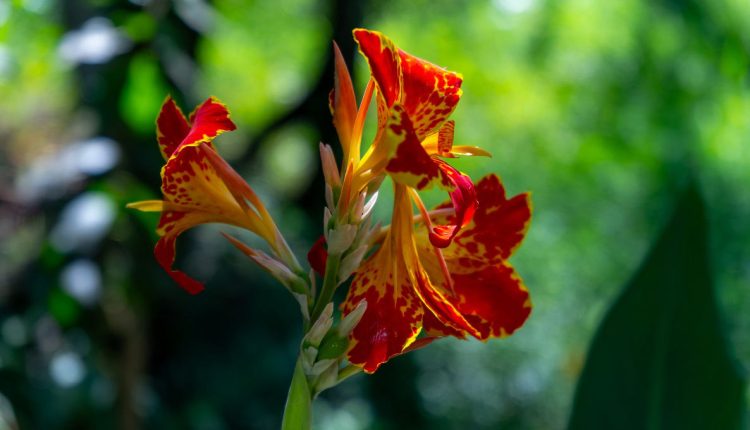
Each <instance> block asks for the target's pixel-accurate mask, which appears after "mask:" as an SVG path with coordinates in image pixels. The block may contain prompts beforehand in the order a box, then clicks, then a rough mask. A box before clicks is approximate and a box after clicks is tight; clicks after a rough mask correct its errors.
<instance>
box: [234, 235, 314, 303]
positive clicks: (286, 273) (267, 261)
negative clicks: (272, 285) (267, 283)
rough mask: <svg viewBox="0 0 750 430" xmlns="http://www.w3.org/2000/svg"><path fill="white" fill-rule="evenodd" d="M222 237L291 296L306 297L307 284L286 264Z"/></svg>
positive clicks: (238, 242) (236, 240) (236, 241)
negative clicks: (299, 295)
mask: <svg viewBox="0 0 750 430" xmlns="http://www.w3.org/2000/svg"><path fill="white" fill-rule="evenodd" d="M222 235H224V237H225V238H226V239H227V240H228V241H229V242H230V243H231V244H232V245H234V246H235V247H236V248H237V249H239V250H240V251H242V253H243V254H245V255H247V256H248V257H250V259H251V260H253V261H254V262H255V263H256V264H257V265H258V266H260V267H261V268H262V269H263V270H265V271H266V272H268V273H269V274H270V275H271V276H273V277H274V278H276V279H277V280H278V281H279V282H280V283H281V284H282V285H283V286H285V287H286V288H287V289H288V290H289V291H291V292H292V293H293V294H294V293H296V294H301V295H304V296H307V294H308V291H307V282H305V280H304V279H302V278H300V277H299V276H298V275H297V274H296V273H294V272H292V270H290V269H289V267H288V266H287V265H286V264H284V263H282V262H281V261H279V260H277V259H275V258H273V257H271V256H270V255H268V254H266V253H265V252H263V251H260V250H258V249H253V248H250V247H249V246H247V245H245V244H244V243H242V242H240V241H239V240H238V239H236V238H235V237H233V236H230V235H228V234H226V233H222Z"/></svg>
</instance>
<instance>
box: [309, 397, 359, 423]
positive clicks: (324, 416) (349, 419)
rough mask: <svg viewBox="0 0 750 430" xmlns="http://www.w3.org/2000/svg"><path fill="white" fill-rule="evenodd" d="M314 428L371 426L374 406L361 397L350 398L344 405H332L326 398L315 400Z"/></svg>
mask: <svg viewBox="0 0 750 430" xmlns="http://www.w3.org/2000/svg"><path fill="white" fill-rule="evenodd" d="M313 417H314V419H315V425H314V426H313V427H314V428H323V429H326V430H359V429H366V428H370V426H371V424H372V419H373V413H372V408H371V407H370V405H369V404H368V403H367V402H365V401H363V400H361V399H349V400H347V401H346V402H345V403H344V404H342V405H340V406H339V405H337V406H336V407H335V408H334V407H331V406H330V405H329V403H328V402H326V401H325V400H324V399H318V401H317V402H315V412H314V413H313Z"/></svg>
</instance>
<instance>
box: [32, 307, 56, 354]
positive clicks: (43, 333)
mask: <svg viewBox="0 0 750 430" xmlns="http://www.w3.org/2000/svg"><path fill="white" fill-rule="evenodd" d="M34 339H35V341H36V344H37V347H38V348H39V350H40V351H41V352H42V353H44V354H51V353H52V351H55V350H57V349H58V348H60V345H62V333H60V326H58V325H57V323H56V322H55V320H54V319H52V318H51V317H49V316H46V317H43V318H41V319H39V321H38V322H37V323H36V326H34Z"/></svg>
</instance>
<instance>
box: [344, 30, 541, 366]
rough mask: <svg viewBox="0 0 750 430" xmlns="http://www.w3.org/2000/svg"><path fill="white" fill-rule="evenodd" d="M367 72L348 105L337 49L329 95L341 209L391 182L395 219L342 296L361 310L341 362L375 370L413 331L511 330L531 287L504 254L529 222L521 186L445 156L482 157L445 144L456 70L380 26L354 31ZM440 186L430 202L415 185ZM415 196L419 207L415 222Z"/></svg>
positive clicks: (349, 92) (348, 87) (485, 333)
mask: <svg viewBox="0 0 750 430" xmlns="http://www.w3.org/2000/svg"><path fill="white" fill-rule="evenodd" d="M354 38H355V40H356V41H357V43H358V45H359V48H360V51H361V53H362V54H363V55H364V57H365V58H366V60H367V62H368V64H369V66H370V70H371V79H370V82H369V83H368V86H367V89H366V90H365V94H364V97H363V99H362V102H361V104H360V106H359V109H357V107H356V102H355V99H354V90H353V88H352V84H351V79H350V78H349V74H348V71H347V69H346V66H345V64H344V62H343V59H342V58H341V55H340V53H338V51H336V83H335V88H334V91H333V92H332V94H331V98H330V104H331V109H332V113H333V118H334V125H335V126H336V129H337V131H338V134H339V138H340V140H341V143H342V147H343V154H344V163H343V164H344V166H343V167H344V169H343V170H344V175H343V180H342V183H341V189H340V194H339V195H340V198H339V200H338V204H337V207H336V209H337V212H338V215H339V217H341V218H342V219H346V217H347V216H348V211H349V210H351V208H352V206H353V205H354V204H353V202H354V201H355V200H356V199H357V197H358V196H359V195H360V194H361V193H363V192H364V191H365V190H367V187H368V186H370V185H371V184H377V183H379V180H380V179H381V178H382V177H383V176H384V175H388V176H390V177H391V178H392V180H393V183H394V188H395V197H394V208H393V216H392V222H391V226H390V227H389V228H388V229H387V231H386V233H385V235H384V237H383V239H382V242H380V247H379V248H378V249H377V250H376V251H375V252H374V253H373V254H372V255H371V256H370V257H369V258H368V259H367V260H366V261H365V262H364V263H363V264H362V266H361V267H360V268H359V269H358V270H357V272H356V274H355V276H354V279H353V280H352V284H351V287H350V289H349V292H348V295H347V298H346V300H345V301H344V303H343V304H342V306H341V309H342V311H343V313H344V314H345V315H346V314H348V313H350V312H352V310H353V309H355V307H356V306H357V305H358V304H359V303H360V301H362V300H366V301H367V309H366V310H365V313H364V316H363V317H362V320H361V321H360V323H359V324H358V325H357V326H356V327H355V328H354V330H353V331H352V333H351V335H350V347H349V350H348V353H347V354H348V358H349V361H350V362H351V363H353V364H355V365H358V366H361V367H362V368H363V369H364V370H365V371H367V372H374V371H375V370H376V369H377V368H378V367H379V366H380V365H381V364H382V363H384V362H385V361H387V360H388V359H389V358H391V357H393V356H395V355H398V354H401V353H402V352H404V351H405V350H406V349H407V348H409V347H410V345H412V344H413V343H414V342H415V340H416V339H417V337H418V336H419V335H420V333H424V334H425V337H424V339H426V340H425V341H421V342H420V344H423V343H424V342H426V341H429V340H431V339H434V338H436V337H440V336H445V335H453V336H456V337H460V338H465V337H466V336H467V335H470V336H473V337H475V338H478V339H482V340H485V339H488V338H490V337H503V336H507V335H509V334H510V333H512V332H513V331H515V330H516V329H517V328H518V327H520V326H521V325H522V324H523V322H524V321H525V320H526V318H527V317H528V315H529V312H530V306H531V305H530V301H529V298H528V292H527V291H526V288H525V287H524V286H523V284H522V282H521V280H520V278H519V277H518V275H517V274H516V272H515V271H514V270H513V268H512V267H511V266H510V265H509V264H508V262H507V258H508V257H509V256H510V254H511V253H512V251H513V249H515V247H516V246H517V245H518V244H519V243H520V241H521V239H522V238H523V235H524V233H525V231H526V229H527V227H528V223H529V219H530V205H529V200H528V195H526V194H522V195H519V196H516V197H513V198H512V199H510V200H507V199H506V197H505V191H504V189H503V187H502V184H501V183H500V181H499V179H498V178H497V177H495V176H490V177H487V178H485V179H483V180H482V181H481V182H480V183H479V186H478V187H476V188H475V186H474V184H473V182H472V181H471V179H470V178H469V177H468V176H467V175H465V174H463V173H461V172H459V171H458V170H456V169H455V168H453V167H452V166H450V165H449V164H448V163H446V162H445V161H444V160H443V158H451V157H454V156H455V155H487V153H486V152H485V151H483V150H481V149H479V148H475V147H467V146H462V147H459V146H453V127H454V124H453V122H452V121H448V118H449V116H450V114H451V113H452V112H453V110H454V109H455V108H456V105H457V104H458V101H459V99H460V96H461V88H460V87H461V81H462V78H461V76H460V75H459V74H457V73H454V72H450V71H447V70H445V69H442V68H440V67H438V66H435V65H434V64H431V63H429V62H426V61H424V60H421V59H419V58H417V57H414V56H412V55H410V54H408V53H406V52H404V51H402V50H400V49H398V48H397V47H396V46H395V45H394V44H393V42H392V41H391V40H390V39H388V38H387V37H386V36H384V35H383V34H381V33H378V32H374V31H369V30H363V29H357V30H355V31H354ZM373 92H376V94H377V99H376V101H377V107H378V129H377V133H376V137H375V139H374V141H373V143H372V145H371V146H370V147H369V149H368V150H367V151H366V152H365V154H364V155H361V156H360V146H361V138H362V129H363V126H364V117H365V113H366V110H367V106H368V105H369V103H370V99H371V97H372V95H373ZM435 185H436V186H439V187H441V188H443V189H445V190H447V191H448V192H449V193H450V202H448V203H446V204H445V205H442V206H441V207H440V208H438V209H437V210H436V211H433V212H428V211H427V210H426V209H425V207H424V205H423V204H422V202H421V200H420V198H419V195H418V193H417V191H419V190H423V189H425V188H428V187H431V186H435ZM413 206H416V207H417V209H418V210H419V212H420V213H421V218H418V219H419V221H418V223H420V224H424V226H425V227H426V228H424V229H422V228H420V229H419V230H418V231H417V230H416V229H415V216H414V212H413Z"/></svg>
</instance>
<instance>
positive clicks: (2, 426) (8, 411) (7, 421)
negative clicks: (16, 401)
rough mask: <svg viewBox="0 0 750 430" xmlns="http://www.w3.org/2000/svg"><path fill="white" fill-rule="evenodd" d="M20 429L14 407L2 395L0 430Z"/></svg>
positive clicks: (0, 401) (0, 395)
mask: <svg viewBox="0 0 750 430" xmlns="http://www.w3.org/2000/svg"><path fill="white" fill-rule="evenodd" d="M17 428H18V423H17V422H16V415H15V414H14V413H13V407H12V406H11V404H10V402H9V401H8V399H7V398H5V396H3V395H2V394H0V430H13V429H17Z"/></svg>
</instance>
